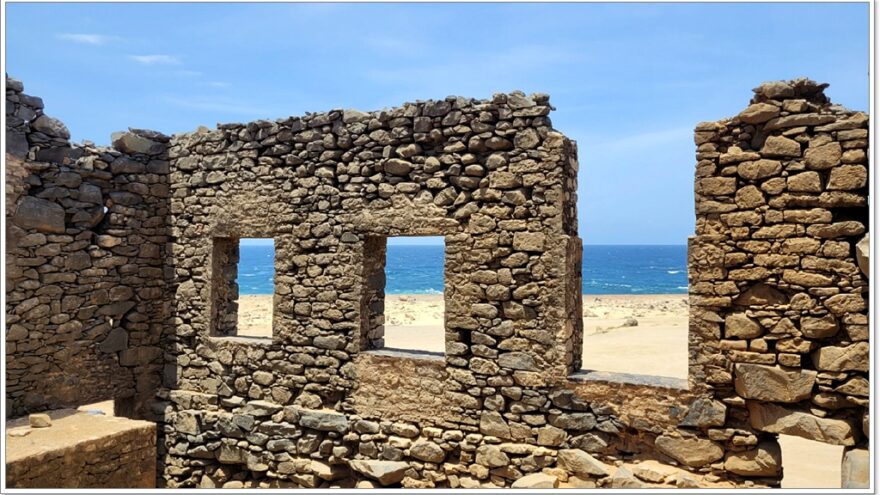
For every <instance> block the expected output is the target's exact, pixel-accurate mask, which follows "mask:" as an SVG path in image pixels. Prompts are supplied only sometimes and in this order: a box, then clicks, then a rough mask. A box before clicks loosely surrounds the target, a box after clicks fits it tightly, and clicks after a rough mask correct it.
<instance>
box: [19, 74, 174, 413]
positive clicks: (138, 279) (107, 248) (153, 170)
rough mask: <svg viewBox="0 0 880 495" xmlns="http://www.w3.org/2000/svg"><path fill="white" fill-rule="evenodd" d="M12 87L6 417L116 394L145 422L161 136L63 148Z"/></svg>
mask: <svg viewBox="0 0 880 495" xmlns="http://www.w3.org/2000/svg"><path fill="white" fill-rule="evenodd" d="M22 91H23V86H22V84H21V83H20V82H18V81H15V80H13V79H9V78H7V92H6V103H7V108H6V112H7V113H6V119H7V128H6V136H7V143H8V144H7V148H6V152H7V154H6V158H7V167H6V181H7V183H6V191H7V201H6V220H7V223H6V226H7V228H6V246H7V247H6V253H5V256H6V401H7V414H8V415H11V416H18V415H21V414H24V413H27V412H32V411H40V410H45V409H50V408H59V407H67V406H79V405H82V404H88V403H90V402H97V401H100V400H106V399H118V401H117V413H118V414H126V415H136V416H149V417H153V416H152V415H150V413H149V411H148V410H147V409H148V408H147V402H148V401H150V400H151V399H152V398H153V397H154V396H155V393H156V389H157V388H158V386H159V384H160V383H159V379H160V376H161V373H160V372H161V369H162V367H163V361H162V348H161V346H160V337H161V331H162V329H163V325H164V318H165V316H164V315H165V314H166V312H167V311H166V307H167V303H166V302H165V299H166V298H165V289H164V286H165V277H166V275H171V274H170V273H167V272H166V267H165V264H166V261H165V260H166V251H165V250H166V242H167V226H166V219H167V216H168V206H167V197H168V180H167V178H168V161H167V160H166V156H165V146H166V145H165V143H166V142H167V141H168V138H167V137H165V136H163V135H161V134H158V133H153V132H150V131H133V132H128V133H121V134H119V135H115V136H114V149H106V148H99V147H95V146H93V145H91V144H89V143H84V144H81V145H75V144H71V143H70V142H69V137H70V133H69V132H68V130H67V128H66V127H65V126H64V124H62V123H61V122H60V121H58V120H56V119H53V118H52V117H49V116H48V115H46V114H45V113H43V102H42V100H41V99H40V98H36V97H33V96H28V95H26V94H24V93H23V92H22Z"/></svg>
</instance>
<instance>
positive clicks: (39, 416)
mask: <svg viewBox="0 0 880 495" xmlns="http://www.w3.org/2000/svg"><path fill="white" fill-rule="evenodd" d="M28 424H30V426H31V428H48V427H50V426H52V418H50V417H49V415H48V414H43V413H36V414H29V415H28Z"/></svg>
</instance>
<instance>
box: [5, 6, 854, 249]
mask: <svg viewBox="0 0 880 495" xmlns="http://www.w3.org/2000/svg"><path fill="white" fill-rule="evenodd" d="M868 12H869V7H868V4H867V3H863V4H839V3H838V4H815V3H813V4H795V3H781V4H419V5H402V4H366V5H363V4H362V5H353V4H294V5H291V4H251V5H245V4H204V3H200V4H13V3H7V4H6V16H5V19H6V36H7V38H6V43H7V44H6V57H7V58H6V61H7V66H6V70H7V72H8V73H9V74H10V75H11V76H13V77H16V78H19V79H21V80H23V81H24V83H25V90H26V92H27V93H29V94H33V95H38V96H41V97H43V98H44V101H45V102H46V112H47V113H48V114H50V115H52V116H54V117H58V118H60V119H62V120H63V121H64V122H65V123H66V124H67V125H68V127H69V128H70V131H71V134H72V137H73V139H74V140H77V141H78V140H81V139H88V140H91V141H94V142H96V143H98V144H107V143H108V142H109V137H110V133H111V132H113V131H117V130H121V129H124V128H126V127H129V126H130V127H142V128H151V129H157V130H161V131H163V132H166V133H175V132H182V131H189V130H193V129H195V128H196V127H198V126H199V125H207V126H209V127H213V126H214V125H215V124H216V123H218V122H247V121H251V120H255V119H258V118H273V119H274V118H279V117H284V116H289V115H300V114H302V113H304V112H306V111H323V110H328V109H331V108H358V109H361V110H375V109H381V108H384V107H391V106H396V105H398V104H401V103H403V102H405V101H413V100H416V99H429V98H443V97H446V96H448V95H452V94H455V95H463V96H472V97H476V98H487V97H490V96H491V95H492V93H494V92H509V91H512V90H515V89H521V90H523V91H526V92H527V93H529V92H536V91H539V92H546V93H549V94H550V95H551V103H552V104H553V105H554V106H556V108H557V110H556V111H555V112H553V113H552V114H551V118H552V119H553V124H554V127H555V128H556V129H558V130H560V131H562V132H563V133H565V134H566V135H568V136H570V137H572V138H574V139H576V140H577V141H578V147H579V161H580V166H581V171H580V176H579V183H580V186H579V217H580V234H581V236H582V237H583V238H584V242H585V243H587V244H683V243H685V242H686V239H687V236H688V235H689V234H691V233H692V232H693V224H694V213H693V186H692V184H693V170H694V145H693V140H692V131H693V127H694V125H695V124H696V123H697V122H700V121H705V120H717V119H720V118H723V117H726V116H731V115H734V114H736V113H737V112H738V111H739V110H741V109H742V108H744V107H745V105H746V104H747V103H748V100H749V98H750V97H751V88H753V87H755V86H756V85H758V84H759V83H760V82H762V81H766V80H774V79H790V78H794V77H798V76H809V77H812V78H813V79H816V80H818V81H822V82H828V83H830V84H831V87H830V88H829V89H828V90H827V93H828V94H829V96H830V97H831V98H832V100H833V101H835V102H837V103H840V104H843V105H845V106H848V107H850V108H853V109H859V110H867V109H868V88H869V81H868V45H869V40H868Z"/></svg>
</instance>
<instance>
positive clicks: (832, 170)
mask: <svg viewBox="0 0 880 495" xmlns="http://www.w3.org/2000/svg"><path fill="white" fill-rule="evenodd" d="M825 86H826V85H824V84H817V83H815V82H813V81H809V80H806V79H799V80H795V81H779V82H773V83H767V84H764V85H761V86H760V87H758V88H756V89H755V97H754V98H753V100H752V102H751V103H752V104H751V106H750V107H749V108H748V109H747V110H746V111H745V112H743V113H741V114H740V115H739V116H737V117H734V118H731V119H725V120H721V121H719V122H704V123H701V124H699V125H698V126H697V127H696V133H695V143H696V145H697V168H696V176H697V177H696V180H697V187H696V188H695V193H696V195H695V196H696V211H697V224H696V235H695V236H694V237H693V238H692V239H691V241H690V252H689V258H690V262H689V266H690V276H691V280H690V294H691V298H690V300H691V331H690V334H691V335H690V339H691V352H692V354H691V368H690V369H691V381H692V383H696V385H697V386H698V387H704V386H705V387H707V388H708V389H709V390H710V391H711V392H710V393H711V394H712V395H713V396H714V398H715V399H716V400H719V401H721V402H723V403H725V404H727V406H728V411H727V417H728V421H727V426H728V428H736V429H739V430H742V431H743V432H744V433H745V432H750V434H749V435H748V440H746V441H743V440H740V441H739V442H738V445H739V446H740V447H738V448H728V449H726V450H728V454H727V456H726V461H725V469H726V470H727V471H730V472H734V473H737V474H740V475H742V476H747V477H753V476H770V477H773V476H776V475H777V474H778V473H776V472H775V471H774V472H771V466H770V465H769V464H768V465H767V466H766V469H764V468H759V464H766V463H764V462H763V461H760V459H762V458H767V459H769V458H771V457H772V456H769V457H768V456H767V455H765V454H761V453H760V451H761V449H763V450H764V451H766V452H773V451H775V449H776V447H775V446H774V442H775V440H774V439H773V435H769V436H768V433H771V434H776V433H786V434H793V435H798V436H802V437H805V438H809V439H812V440H819V441H823V442H829V443H835V444H841V445H853V444H856V445H866V444H867V439H866V438H865V437H864V436H863V434H862V432H861V428H858V427H857V426H856V425H859V424H861V423H862V421H863V417H865V416H866V412H867V409H866V408H867V406H868V402H867V400H865V396H860V395H859V393H862V392H861V391H862V390H865V387H866V386H867V385H868V379H869V377H868V373H867V371H868V360H867V358H868V349H869V345H868V342H867V341H868V311H867V296H868V287H869V285H868V279H867V277H866V271H865V270H862V269H860V257H861V253H862V252H866V247H867V246H866V244H867V242H866V241H863V239H864V238H866V237H865V231H866V229H867V227H868V209H867V194H868V187H867V184H868V177H869V173H868V171H869V168H868V162H867V158H866V156H867V155H866V153H867V147H868V142H869V141H868V139H869V136H868V116H867V115H866V114H864V113H860V112H852V111H849V110H846V109H844V108H842V107H840V106H836V105H832V104H831V103H830V101H829V100H828V98H827V97H826V96H825V95H824V93H823V89H824V87H825ZM713 181H714V182H720V181H725V182H724V183H725V187H724V188H723V189H722V188H717V189H710V190H707V189H706V188H705V187H700V186H699V184H705V183H707V182H708V183H712V182H713ZM860 241H862V242H864V244H862V246H863V247H862V248H861V250H860V249H859V242H860ZM695 363H705V364H704V365H696V364H695ZM744 399H746V400H744ZM778 403H784V404H785V405H784V406H783V405H776V404H778ZM727 431H730V430H727ZM727 431H724V430H722V429H720V428H719V429H717V430H709V432H708V433H709V435H710V437H712V438H716V439H720V438H724V437H725V436H727V435H728V433H727ZM766 442H769V443H766ZM749 445H751V446H754V445H762V446H764V447H762V448H759V449H758V450H757V451H756V450H753V449H754V447H747V446H749ZM738 450H739V452H738Z"/></svg>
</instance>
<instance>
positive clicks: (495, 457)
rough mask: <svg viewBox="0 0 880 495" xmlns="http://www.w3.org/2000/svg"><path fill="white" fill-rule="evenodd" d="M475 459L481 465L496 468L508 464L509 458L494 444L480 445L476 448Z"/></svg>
mask: <svg viewBox="0 0 880 495" xmlns="http://www.w3.org/2000/svg"><path fill="white" fill-rule="evenodd" d="M476 461H477V464H480V465H482V466H486V467H488V468H497V467H502V466H506V465H508V464H509V463H510V458H508V457H507V454H505V453H504V452H502V451H501V449H500V448H498V447H496V446H495V445H481V446H480V447H479V448H477V456H476Z"/></svg>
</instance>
